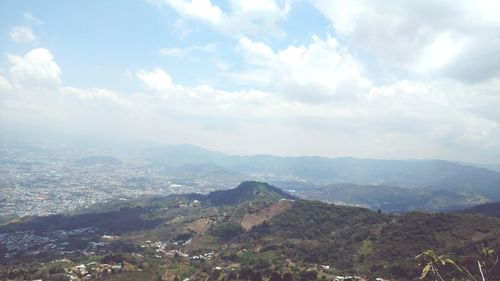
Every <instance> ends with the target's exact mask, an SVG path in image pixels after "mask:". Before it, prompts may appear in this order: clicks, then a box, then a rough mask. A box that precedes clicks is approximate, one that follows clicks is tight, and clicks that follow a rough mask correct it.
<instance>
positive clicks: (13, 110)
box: [0, 37, 500, 162]
mask: <svg viewBox="0 0 500 281" xmlns="http://www.w3.org/2000/svg"><path fill="white" fill-rule="evenodd" d="M240 50H241V51H242V52H243V54H244V55H245V60H247V61H248V63H249V64H250V65H252V66H253V67H255V69H253V68H252V69H250V71H253V70H255V71H265V72H266V73H269V74H270V75H271V78H269V80H268V81H267V83H276V84H278V86H277V87H276V89H275V90H255V88H249V89H241V90H234V91H225V90H222V89H219V88H215V87H211V86H207V85H194V86H187V85H179V84H175V83H174V81H172V78H171V77H170V75H169V74H168V72H167V71H165V70H164V69H161V68H153V69H151V70H141V71H138V72H137V73H136V74H135V75H136V77H137V79H138V82H139V81H140V82H142V83H143V85H144V89H143V90H141V91H139V92H137V93H119V92H115V91H112V90H109V89H98V88H76V87H72V86H71V85H63V83H61V81H60V75H61V71H60V70H59V68H58V67H57V70H58V71H55V72H56V73H57V75H45V74H44V75H42V74H40V73H47V72H48V73H51V71H49V70H50V69H51V68H53V67H50V65H52V66H53V65H56V66H57V64H56V63H55V61H54V59H53V57H52V55H51V54H50V52H49V51H48V50H45V49H42V50H40V49H35V50H33V51H31V52H29V53H28V54H26V55H25V56H15V55H10V56H9V62H10V63H11V71H10V72H8V73H7V76H6V77H5V79H3V80H6V83H3V82H5V81H3V82H2V79H1V77H0V88H1V87H2V86H1V85H3V84H5V85H12V87H11V88H10V89H9V88H8V87H7V88H6V87H4V90H3V92H5V91H7V92H15V93H18V94H17V95H0V99H1V102H0V125H1V126H2V128H5V127H6V126H8V125H6V124H31V125H32V126H35V127H42V128H57V130H61V131H65V132H67V131H69V132H73V131H78V132H83V133H85V134H87V135H91V136H99V137H108V136H112V137H115V138H118V139H120V138H127V139H131V140H135V139H138V140H154V141H158V140H161V141H165V142H170V143H183V142H188V143H195V144H200V145H204V146H207V147H211V148H214V149H220V150H224V151H230V152H236V153H273V154H294V155H297V154H321V155H328V156H357V157H373V158H412V157H417V158H445V159H460V160H467V161H479V162H498V159H500V158H499V157H500V155H499V153H500V113H498V110H497V109H498V105H499V104H500V79H493V80H489V81H487V82H483V83H479V84H464V83H462V82H458V81H454V80H433V81H415V80H411V79H408V80H400V81H396V82H393V83H387V84H384V85H375V84H373V83H372V82H371V81H369V80H367V79H366V78H363V75H362V74H361V71H360V69H359V67H358V66H357V64H356V62H355V61H354V59H353V58H352V57H351V56H350V55H349V53H348V52H346V50H345V49H343V48H342V46H341V45H340V44H339V43H338V42H337V41H336V40H335V39H334V38H326V39H320V38H318V37H316V38H314V39H313V40H312V42H311V43H310V44H308V45H305V46H294V45H290V46H288V47H285V48H283V49H281V50H274V49H273V48H271V47H270V46H268V45H266V44H263V43H259V42H254V41H252V40H250V39H248V38H242V39H241V40H240ZM21 70H22V71H21ZM34 77H35V78H36V79H34ZM54 77H56V78H57V79H54ZM28 78H29V79H28ZM33 80H36V81H37V83H33ZM43 81H44V82H43ZM55 81H56V83H54V82H55ZM45 85H52V86H51V88H50V91H45V90H44V89H45V87H46V86H45ZM345 85H349V86H348V87H346V86H345ZM287 86H288V87H290V88H293V87H295V88H296V89H295V90H296V91H299V92H300V95H297V94H296V93H291V91H292V90H290V91H285V89H287V88H286V87H287ZM306 89H309V90H310V89H319V90H318V91H320V92H321V93H320V94H319V95H320V97H322V95H326V97H327V99H325V100H321V99H320V101H321V102H319V101H318V97H312V96H314V95H318V93H312V92H310V91H306ZM150 93H154V94H150ZM339 94H340V95H341V97H339V96H338V95H339ZM290 95H292V96H290ZM343 95H347V96H348V97H349V98H346V97H343ZM311 99H313V100H311ZM388 143H390V144H391V145H387V144H388Z"/></svg>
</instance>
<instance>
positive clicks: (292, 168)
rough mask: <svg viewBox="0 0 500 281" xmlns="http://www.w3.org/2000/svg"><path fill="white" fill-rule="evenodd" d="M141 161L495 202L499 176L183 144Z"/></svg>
mask: <svg viewBox="0 0 500 281" xmlns="http://www.w3.org/2000/svg"><path fill="white" fill-rule="evenodd" d="M145 157H146V158H147V159H149V160H150V161H151V162H152V163H154V164H156V165H162V166H167V167H168V166H175V167H178V166H181V165H185V164H203V163H211V164H214V165H217V166H220V167H225V168H227V169H230V170H232V171H234V172H237V173H240V174H247V175H253V174H256V173H257V174H274V175H283V176H289V177H292V178H293V177H296V178H298V179H301V180H306V181H309V182H312V183H315V184H319V185H325V184H333V183H352V184H358V185H385V186H397V187H402V188H426V189H428V190H451V191H457V192H466V193H467V192H469V193H473V194H476V195H480V196H485V197H488V198H489V199H490V200H492V201H496V200H500V172H495V171H492V170H488V169H484V168H477V167H472V166H466V165H462V164H457V163H454V162H450V161H444V160H376V159H357V158H324V157H317V156H302V157H278V156H270V155H255V156H236V155H227V154H224V153H220V152H215V151H210V150H206V149H203V148H200V147H197V146H193V145H187V144H185V145H173V146H164V147H159V148H156V149H151V150H148V151H147V152H146V153H145Z"/></svg>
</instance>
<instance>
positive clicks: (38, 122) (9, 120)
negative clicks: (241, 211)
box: [0, 0, 500, 164]
mask: <svg viewBox="0 0 500 281" xmlns="http://www.w3.org/2000/svg"><path fill="white" fill-rule="evenodd" d="M0 133H1V134H2V135H3V136H10V135H12V136H14V135H22V136H23V137H24V138H25V140H27V141H29V140H31V139H32V140H33V141H36V140H38V139H39V138H40V137H43V136H49V135H50V136H56V137H60V138H61V140H62V139H64V138H66V137H68V136H71V137H74V138H87V139H89V138H90V139H97V140H103V141H113V142H120V141H132V142H148V143H156V144H179V143H190V144H195V145H199V146H203V147H206V148H209V149H213V150H218V151H222V152H226V153H234V154H274V155H320V156H327V157H346V156H351V157H360V158H382V159H409V158H416V159H446V160H459V161H467V162H476V163H492V164H500V2H498V1H495V0H469V1H461V0H454V1H449V0H443V1H430V0H420V1H416V0H415V1H408V0H383V1H382V0H350V1H340V0H309V1H306V0H281V1H274V0H252V1H247V0H228V1H215V0H137V1H133V0H126V1H118V0H109V1H97V0H96V1H55V0H47V1H34V0H33V1H29V0H27V1H18V0H4V1H1V2H0Z"/></svg>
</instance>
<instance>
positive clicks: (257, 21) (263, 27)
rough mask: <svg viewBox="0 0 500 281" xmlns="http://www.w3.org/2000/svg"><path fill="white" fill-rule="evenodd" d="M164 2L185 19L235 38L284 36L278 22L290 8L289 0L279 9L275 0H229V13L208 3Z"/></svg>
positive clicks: (198, 0) (205, 0)
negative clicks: (200, 23)
mask: <svg viewBox="0 0 500 281" xmlns="http://www.w3.org/2000/svg"><path fill="white" fill-rule="evenodd" d="M163 1H164V3H165V4H167V5H168V6H170V7H171V8H172V9H174V10H175V11H176V12H177V13H179V15H181V16H182V17H184V18H191V19H195V20H200V21H203V22H206V23H208V24H210V25H211V26H212V27H213V28H214V29H216V30H217V31H219V32H222V33H225V34H230V35H235V36H241V35H254V36H284V35H285V32H284V31H283V30H282V29H281V28H280V27H279V26H278V23H279V22H280V21H282V20H283V19H285V18H286V16H287V14H288V12H289V11H290V7H291V5H290V3H289V1H285V2H284V3H283V4H282V5H281V6H280V5H278V4H277V3H276V1H274V0H252V1H246V0H231V1H230V11H227V12H225V11H223V10H222V9H221V8H220V7H218V6H217V5H215V4H213V3H212V2H211V1H210V0H163ZM160 3H161V2H160ZM155 5H157V6H161V4H160V5H159V4H158V3H157V2H155Z"/></svg>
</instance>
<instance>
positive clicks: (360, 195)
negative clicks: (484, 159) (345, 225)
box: [298, 183, 486, 212]
mask: <svg viewBox="0 0 500 281" xmlns="http://www.w3.org/2000/svg"><path fill="white" fill-rule="evenodd" d="M298 195H301V196H302V197H304V198H308V199H313V200H321V201H327V202H331V203H335V204H342V205H356V206H362V207H366V208H370V209H372V210H382V211H384V212H406V211H412V210H422V211H423V210H426V211H448V210H456V209H462V208H464V206H474V205H478V204H481V203H484V202H485V201H486V199H485V197H482V196H477V195H474V194H471V193H464V192H457V191H453V190H433V189H428V188H426V189H424V188H401V187H396V186H386V185H357V184H350V183H337V184H331V185H326V186H320V187H311V188H310V189H307V190H300V191H299V192H298Z"/></svg>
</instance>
